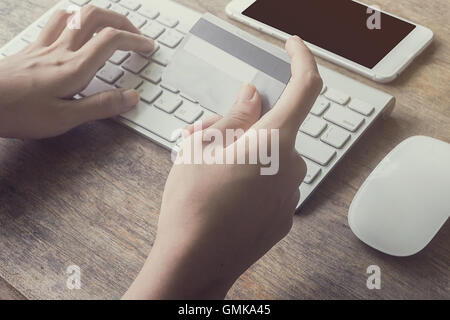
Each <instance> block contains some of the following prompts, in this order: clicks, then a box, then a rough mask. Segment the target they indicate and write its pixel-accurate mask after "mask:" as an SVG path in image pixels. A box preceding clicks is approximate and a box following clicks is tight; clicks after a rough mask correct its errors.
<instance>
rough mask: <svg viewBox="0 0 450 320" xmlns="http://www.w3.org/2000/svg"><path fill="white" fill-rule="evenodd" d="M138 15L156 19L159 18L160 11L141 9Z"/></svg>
mask: <svg viewBox="0 0 450 320" xmlns="http://www.w3.org/2000/svg"><path fill="white" fill-rule="evenodd" d="M138 13H140V14H142V15H143V16H144V17H147V18H149V19H156V17H158V16H159V11H158V10H156V9H153V8H147V7H141V8H139V10H138Z"/></svg>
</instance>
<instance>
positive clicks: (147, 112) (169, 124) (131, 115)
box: [122, 101, 186, 142]
mask: <svg viewBox="0 0 450 320" xmlns="http://www.w3.org/2000/svg"><path fill="white" fill-rule="evenodd" d="M122 117H124V118H125V119H128V120H129V121H131V122H134V123H136V124H137V125H139V126H141V127H143V128H145V129H147V130H149V131H151V132H153V133H154V134H156V135H158V136H160V137H161V138H163V139H165V140H167V141H169V142H175V141H176V140H177V138H178V137H179V136H180V134H181V130H182V129H183V128H184V127H185V126H186V123H184V122H183V121H181V120H179V119H177V118H175V117H174V116H172V115H170V114H167V113H165V112H164V111H161V110H159V109H158V108H155V107H153V106H150V105H148V104H146V103H145V102H142V101H141V102H139V103H138V105H137V106H136V108H134V109H133V110H131V111H130V112H128V113H126V114H124V115H122Z"/></svg>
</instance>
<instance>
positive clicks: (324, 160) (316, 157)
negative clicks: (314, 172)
mask: <svg viewBox="0 0 450 320" xmlns="http://www.w3.org/2000/svg"><path fill="white" fill-rule="evenodd" d="M295 149H296V150H297V151H298V153H300V155H302V156H303V157H305V158H308V159H309V160H312V161H314V162H317V163H318V164H320V165H322V166H326V165H327V164H328V163H329V162H330V161H331V159H333V158H334V157H335V156H336V151H335V150H334V149H332V148H330V147H328V146H327V145H325V144H324V143H322V142H320V141H318V140H316V139H313V138H311V137H309V136H307V135H305V134H303V133H299V134H298V135H297V141H295Z"/></svg>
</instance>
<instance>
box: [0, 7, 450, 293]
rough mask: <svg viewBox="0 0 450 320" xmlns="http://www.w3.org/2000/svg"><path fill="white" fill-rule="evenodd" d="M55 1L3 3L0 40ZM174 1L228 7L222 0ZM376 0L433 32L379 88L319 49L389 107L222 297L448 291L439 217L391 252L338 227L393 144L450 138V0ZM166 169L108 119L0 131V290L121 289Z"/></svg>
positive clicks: (151, 226)
mask: <svg viewBox="0 0 450 320" xmlns="http://www.w3.org/2000/svg"><path fill="white" fill-rule="evenodd" d="M56 2H57V0H39V1H37V0H28V1H8V0H0V15H1V19H0V45H3V44H4V43H6V41H7V40H9V39H11V38H13V37H14V35H16V34H17V33H19V32H20V31H21V30H22V29H24V28H25V27H26V26H27V25H28V24H30V23H31V22H32V21H34V20H35V19H36V18H38V17H39V16H40V15H41V14H42V13H43V12H45V11H46V10H47V9H48V8H50V6H52V5H53V4H55V3H56ZM180 2H182V3H184V4H186V5H187V6H191V7H193V8H195V9H197V10H199V11H201V12H203V11H210V12H212V13H215V14H216V15H218V16H220V17H222V18H226V17H225V14H224V8H225V5H226V4H227V2H228V1H227V0H194V1H188V0H184V1H180ZM374 3H375V4H378V5H380V6H381V8H383V9H385V10H387V11H389V12H392V13H394V14H397V15H400V16H404V17H405V18H409V19H410V20H413V21H416V22H418V23H420V24H423V25H426V26H428V27H430V28H431V29H432V30H433V31H434V32H435V35H436V40H435V41H434V43H433V44H432V45H431V47H430V48H429V49H428V50H426V52H425V53H424V54H422V55H421V56H420V57H419V58H418V59H417V60H416V61H415V63H414V64H413V65H412V66H411V67H409V68H408V69H407V70H406V71H405V73H404V74H403V75H402V76H401V77H400V78H399V79H398V80H396V81H395V82H393V83H391V84H388V85H381V84H376V83H374V82H371V81H369V80H366V79H364V78H362V77H359V76H357V75H355V74H353V73H351V72H347V71H346V70H343V69H341V68H338V67H335V66H333V65H331V64H330V63H326V62H325V61H322V60H320V59H318V62H319V63H321V64H324V65H326V66H328V67H331V68H332V69H336V70H338V71H339V72H342V73H344V74H346V75H349V76H351V77H353V78H356V79H358V80H360V81H362V82H365V83H368V84H369V85H371V86H374V87H377V88H379V89H381V90H384V91H386V92H389V93H390V94H392V95H394V96H396V97H397V99H398V102H397V106H396V109H395V111H394V112H393V114H392V116H391V117H390V118H387V119H384V120H380V121H378V122H377V123H376V125H375V126H374V127H373V128H372V129H371V130H370V132H368V133H367V134H366V135H364V137H363V138H362V139H361V140H360V142H358V144H357V145H356V146H355V148H354V149H353V150H352V151H351V152H350V154H349V155H348V156H347V157H346V158H345V159H344V160H343V161H342V162H341V163H340V164H339V166H338V167H337V169H336V170H335V171H334V172H333V173H332V174H331V176H330V177H328V178H327V179H326V181H325V182H324V183H323V184H322V185H321V187H320V188H319V189H318V190H317V192H316V193H315V194H314V195H313V196H312V198H311V199H310V200H309V201H308V202H307V204H306V206H305V207H304V208H303V209H302V211H301V212H300V214H298V215H297V216H296V217H295V222H294V227H293V229H292V232H291V233H290V235H289V236H288V237H287V238H286V239H284V240H283V241H281V242H280V243H279V244H278V245H277V246H276V247H275V248H273V250H271V251H270V252H269V253H268V254H267V255H266V256H265V257H264V258H263V259H261V260H260V261H259V262H258V263H257V264H255V265H254V266H253V267H251V268H250V270H248V272H246V273H245V274H244V275H243V276H242V277H241V278H240V280H239V281H238V282H237V283H236V284H235V286H234V287H233V288H232V290H231V291H230V292H229V295H228V298H232V299H254V298H258V299H259V298H261V299H266V298H268V299H276V298H282V299H315V298H320V299H328V298H331V299H340V298H350V299H355V298H375V299H390V298H398V299H406V298H425V299H449V298H450V267H449V265H450V263H449V262H450V245H449V242H450V225H449V224H448V223H447V224H446V225H445V226H444V228H443V229H442V230H441V231H440V233H439V234H438V235H437V237H436V238H435V239H434V240H433V241H432V243H431V244H430V245H429V246H428V247H427V248H426V249H425V250H424V251H423V252H421V253H419V254H418V255H416V256H413V257H410V258H402V259H400V258H393V257H389V256H386V255H384V254H381V253H379V252H377V251H375V250H373V249H371V248H369V247H368V246H366V245H364V244H363V243H361V242H360V241H359V240H358V239H357V238H356V237H355V236H354V235H353V234H352V232H351V231H350V228H349V226H348V224H347V210H348V207H349V205H350V203H351V201H352V198H353V196H354V195H355V193H356V191H357V190H358V188H359V187H360V186H361V184H362V183H363V181H364V180H365V178H366V177H367V176H368V175H369V174H370V172H371V171H372V170H373V169H374V168H375V166H376V165H377V164H378V163H379V161H381V160H382V159H383V157H384V156H385V155H386V154H387V153H388V152H389V151H390V150H391V149H392V148H393V147H394V146H396V145H397V144H398V143H399V142H401V141H402V140H403V139H405V138H407V137H409V136H413V135H428V136H432V137H435V138H439V139H442V140H445V141H447V142H450V96H449V93H450V86H449V81H450V73H449V69H450V65H449V62H450V38H449V35H450V29H449V24H448V21H447V19H448V13H449V12H450V8H449V2H448V1H447V0H434V1H432V2H424V1H421V0H409V1H389V0H378V1H372V2H371V4H374ZM241 27H243V28H244V29H247V30H248V28H245V27H244V26H242V25H241ZM251 32H253V31H252V30H251ZM253 33H255V34H258V33H257V32H253ZM258 35H260V36H262V37H264V38H266V39H268V40H270V41H272V42H275V43H278V42H277V41H275V40H273V39H271V38H269V37H266V36H263V35H261V34H258ZM170 167H171V162H170V157H169V153H168V152H167V151H166V150H164V149H162V148H160V147H158V146H157V145H156V144H154V143H152V142H150V141H148V140H146V139H144V138H142V137H140V136H138V135H137V134H135V133H133V132H132V131H130V130H128V129H126V128H124V127H122V126H120V125H118V124H116V123H114V122H112V121H101V122H96V123H90V124H87V125H84V126H82V127H80V128H77V129H75V130H73V131H72V132H70V133H68V134H66V135H64V136H62V137H58V138H55V139H49V140H44V141H13V140H1V139H0V235H1V237H0V298H23V299H53V298H57V299H97V298H99V299H117V298H120V296H121V295H122V294H123V293H124V291H125V290H126V289H127V287H128V286H129V285H130V283H131V282H132V280H133V278H134V277H135V275H136V274H137V272H138V270H139V269H140V267H141V265H142V263H143V262H144V259H145V258H146V256H147V254H148V252H149V251H150V249H151V246H152V243H153V241H154V239H155V230H156V224H157V219H158V211H159V208H160V203H161V196H162V192H163V189H164V183H165V179H166V177H167V175H168V172H169V170H170ZM411 183H415V181H414V177H411ZM70 265H78V266H80V268H81V272H82V273H81V285H82V288H81V290H72V291H71V290H69V289H67V286H66V280H67V275H66V269H67V267H68V266H70ZM369 265H378V266H380V268H381V272H382V288H381V290H368V289H367V287H366V281H367V277H368V275H367V274H366V269H367V267H368V266H369Z"/></svg>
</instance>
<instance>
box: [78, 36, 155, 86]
mask: <svg viewBox="0 0 450 320" xmlns="http://www.w3.org/2000/svg"><path fill="white" fill-rule="evenodd" d="M153 48H154V42H153V40H152V39H150V38H147V37H144V36H141V35H137V34H134V33H131V32H128V31H121V30H118V29H114V28H111V27H107V28H105V29H103V30H102V31H100V33H99V34H97V36H95V37H94V38H93V39H91V40H90V41H89V42H88V43H86V45H84V46H83V48H81V49H80V50H79V51H78V52H77V53H76V54H79V55H80V58H81V59H83V60H84V63H83V64H82V67H81V70H80V71H82V73H83V75H85V76H87V77H88V78H89V79H90V78H92V77H93V76H94V75H95V73H96V72H97V70H98V69H99V68H101V67H102V66H103V65H104V64H105V61H107V60H108V59H109V58H111V56H112V55H113V54H114V52H115V51H116V50H124V51H135V52H150V51H152V50H153Z"/></svg>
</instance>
